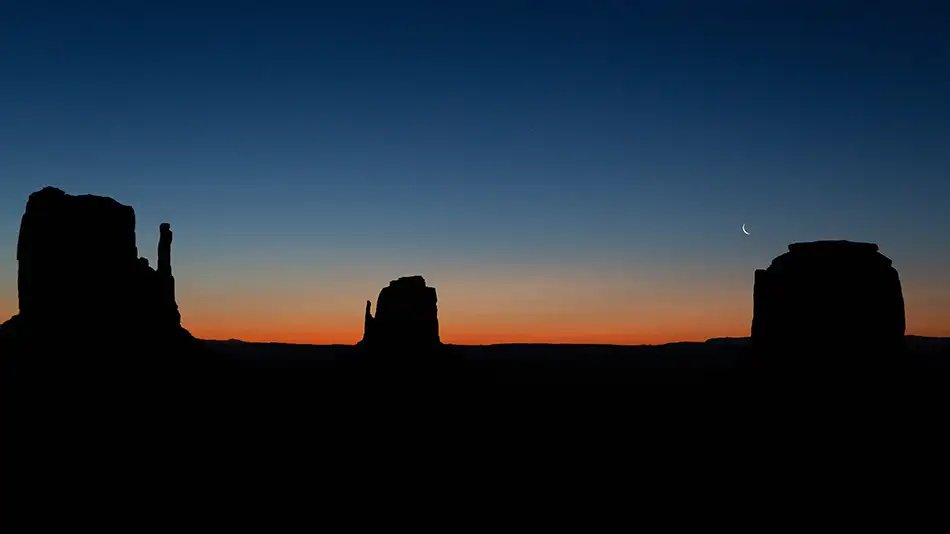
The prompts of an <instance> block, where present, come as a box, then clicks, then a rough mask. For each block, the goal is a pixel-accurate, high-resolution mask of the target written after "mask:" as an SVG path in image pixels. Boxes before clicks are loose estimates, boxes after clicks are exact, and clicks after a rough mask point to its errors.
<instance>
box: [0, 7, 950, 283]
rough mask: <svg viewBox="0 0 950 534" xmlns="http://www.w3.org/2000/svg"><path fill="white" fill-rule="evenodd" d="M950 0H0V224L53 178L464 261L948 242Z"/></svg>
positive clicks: (143, 204)
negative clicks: (820, 243)
mask: <svg viewBox="0 0 950 534" xmlns="http://www.w3.org/2000/svg"><path fill="white" fill-rule="evenodd" d="M661 4H662V5H664V6H666V7H664V8H662V9H661V8H658V7H656V6H657V5H661ZM644 6H650V7H644ZM948 22H950V17H948V16H947V12H946V9H943V8H941V7H940V3H938V2H932V3H929V4H925V3H921V2H916V3H915V2H886V3H885V2H834V1H829V2H744V3H741V4H740V3H736V2H732V3H729V2H695V3H689V2H671V3H659V2H620V1H613V2H596V1H595V2H582V1H578V2H574V3H567V2H475V3H468V2H377V3H368V2H363V3H360V2H345V3H338V4H336V5H331V4H329V3H322V2H306V3H304V2H300V3H290V2H235V1H231V2H218V3H209V2H197V1H196V2H178V1H170V2H165V1H163V2H42V1H23V2H10V1H7V2H3V3H2V4H0V51H2V53H0V80H2V81H0V222H2V225H3V228H4V230H3V237H0V241H3V242H2V243H0V245H2V246H3V250H7V251H10V250H12V249H11V246H12V245H10V244H11V243H13V242H14V240H15V228H16V225H17V223H18V219H19V216H20V214H21V213H22V208H23V202H24V201H25V198H26V195H27V194H28V193H29V192H31V191H33V190H36V189H38V188H39V187H41V186H43V185H47V184H52V185H57V186H60V187H62V188H64V189H66V190H68V191H70V192H73V193H82V192H90V193H99V194H107V195H110V196H114V197H116V198H117V199H119V200H121V201H123V202H125V203H129V204H132V205H134V206H135V207H136V210H137V213H138V214H139V220H140V224H148V225H156V226H157V223H158V222H159V221H161V220H171V221H172V222H173V224H174V225H175V228H176V229H177V230H179V235H181V236H188V237H187V238H185V239H186V241H185V242H184V243H183V245H182V246H185V247H193V248H194V250H199V249H205V250H207V251H209V252H208V254H209V255H218V260H216V259H215V258H207V259H206V261H209V262H214V261H225V260H227V261H231V260H232V259H237V258H239V257H240V255H239V254H238V253H237V252H236V251H237V250H238V247H244V248H243V249H242V250H244V251H245V252H243V254H246V255H251V256H252V255H254V254H255V251H257V252H260V253H266V254H271V255H276V257H281V250H282V249H281V247H287V248H288V250H289V249H290V248H294V247H298V246H304V245H305V243H306V239H308V238H306V237H305V236H314V235H322V236H324V237H322V238H319V239H322V240H323V241H321V243H323V245H322V246H324V247H326V248H325V249H324V252H322V253H325V254H332V250H333V246H338V247H348V246H349V247H368V248H372V247H390V248H391V249H392V254H400V253H402V254H407V255H412V254H428V253H429V252H425V251H431V250H438V251H440V252H439V254H443V255H448V256H451V257H452V258H453V261H458V262H462V263H467V264H469V265H474V266H477V265H478V263H479V262H480V261H500V262H503V261H512V262H514V261H538V262H542V263H543V262H545V261H550V262H554V261H568V259H570V258H573V259H572V260H570V261H576V262H581V261H590V262H594V263H597V262H601V263H618V264H620V263H623V262H636V261H638V260H637V259H638V258H639V259H640V260H639V261H644V260H643V258H654V259H655V261H657V262H662V261H667V260H668V261H693V262H696V261H706V262H709V263H710V264H715V265H728V264H729V262H732V261H742V258H743V257H750V256H755V257H756V258H758V257H759V255H761V256H762V257H769V258H770V257H772V256H774V255H776V254H778V253H781V252H782V251H783V250H784V247H785V245H786V244H787V243H789V242H791V241H795V240H810V239H821V238H851V239H862V240H873V241H877V242H879V243H881V244H882V247H884V248H885V249H887V250H889V251H890V252H891V254H890V255H892V256H897V258H900V259H901V260H902V261H903V262H904V263H916V264H921V265H922V264H924V263H926V262H928V261H929V262H944V263H942V265H947V264H950V260H948V253H947V252H946V249H947V247H946V245H947V243H948V242H950V239H948V237H950V235H948V230H950V214H948V210H947V208H946V206H947V205H948V202H950V179H948V169H950V97H948V95H950V24H948ZM743 222H746V223H748V225H749V227H750V229H752V231H753V236H751V237H750V238H749V239H746V238H744V237H743V236H742V235H741V234H740V233H739V231H738V228H739V225H740V224H741V223H743ZM140 231H141V230H140ZM302 236H303V237H302ZM309 239H318V238H313V237H311V238H309ZM743 239H745V241H743ZM140 245H142V246H148V247H152V245H151V241H146V242H144V243H143V242H142V241H141V237H140ZM215 247H217V248H215ZM229 251H230V252H229ZM750 251H754V252H750ZM288 254H289V252H288ZM744 254H745V255H746V256H743V255H744ZM579 257H583V258H587V260H579V259H577V258H579ZM737 258H738V259H737ZM897 258H895V259H897ZM646 261H653V260H646ZM757 261H758V260H757ZM759 263H761V262H759ZM7 265H8V266H10V265H11V264H10V263H9V262H7ZM755 266H759V267H761V266H764V265H761V264H758V265H750V267H755ZM743 269H746V268H745V267H743ZM394 274H399V273H394ZM750 276H751V275H750ZM750 287H751V286H750Z"/></svg>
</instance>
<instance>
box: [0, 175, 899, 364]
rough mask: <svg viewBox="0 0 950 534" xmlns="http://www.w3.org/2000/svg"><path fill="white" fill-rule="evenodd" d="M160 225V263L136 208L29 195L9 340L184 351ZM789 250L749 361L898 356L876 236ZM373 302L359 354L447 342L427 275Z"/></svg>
mask: <svg viewBox="0 0 950 534" xmlns="http://www.w3.org/2000/svg"><path fill="white" fill-rule="evenodd" d="M159 236H160V237H159V243H158V266H157V269H153V268H152V267H150V266H149V265H148V261H147V260H146V259H145V258H140V257H139V256H138V252H137V249H136V240H135V212H134V210H133V209H132V208H131V207H129V206H125V205H122V204H120V203H118V202H116V201H115V200H113V199H111V198H107V197H100V196H93V195H80V196H73V195H68V194H66V193H64V192H63V191H61V190H59V189H55V188H52V187H47V188H44V189H43V190H41V191H38V192H36V193H33V194H31V195H30V197H29V200H28V201H27V205H26V212H25V213H24V215H23V219H22V222H21V226H20V235H19V242H18V245H17V260H18V262H19V269H18V290H19V308H20V311H19V314H18V315H16V316H14V317H13V318H12V319H10V320H9V321H7V322H6V323H4V324H3V325H2V326H0V342H2V343H3V346H2V348H3V349H4V351H5V352H10V351H11V349H14V350H21V351H22V350H27V351H33V352H36V353H40V352H42V353H43V354H52V353H57V351H58V353H63V352H70V353H73V354H75V353H78V352H81V351H82V350H86V349H89V348H94V349H96V350H97V351H98V353H99V355H100V357H102V358H104V357H105V355H107V354H116V353H117V352H121V353H125V354H128V353H139V352H143V351H146V352H148V351H161V352H164V353H175V354H180V353H182V351H184V350H185V349H189V348H194V347H197V346H200V345H201V343H200V342H198V341H197V340H195V338H193V337H192V336H191V334H190V333H189V332H188V331H187V330H185V329H184V328H182V326H181V317H180V315H179V311H178V305H177V303H176V300H175V279H174V277H173V276H172V267H171V243H172V232H171V228H170V226H169V225H168V224H167V223H163V224H162V225H161V226H160V228H159ZM788 249H789V250H788V252H787V253H785V254H782V255H781V256H778V257H777V258H775V259H774V260H773V261H772V263H771V265H770V266H769V267H768V268H767V269H759V270H756V271H755V285H754V312H753V319H752V337H751V343H752V347H753V350H752V351H751V353H750V354H752V355H753V357H752V359H751V360H750V363H753V364H754V365H759V366H761V365H774V366H778V367H788V366H798V365H808V366H815V365H817V366H833V365H837V364H841V365H846V366H855V365H857V366H861V365H869V364H870V365H880V364H884V365H889V364H892V363H895V362H897V361H900V359H901V358H900V357H901V355H902V354H903V352H904V329H905V322H904V301H903V297H902V294H901V283H900V279H899V276H898V273H897V271H896V270H895V269H894V267H893V266H892V265H891V260H890V259H888V258H887V257H885V256H883V255H882V254H880V253H879V252H878V247H877V245H874V244H871V243H854V242H850V241H817V242H812V243H795V244H792V245H789V247H788ZM371 306H372V303H371V302H369V301H367V302H366V313H365V317H364V327H363V328H364V329H363V339H362V340H361V341H360V342H359V343H358V344H357V347H358V348H359V349H360V350H359V351H358V352H359V353H362V354H380V353H383V352H385V353H387V354H388V355H389V356H391V357H394V358H396V359H400V358H402V357H403V356H405V355H408V354H411V353H420V352H431V349H440V348H441V347H443V345H442V343H441V340H440V337H439V319H438V298H437V296H436V290H435V288H432V287H428V286H427V285H426V281H425V279H424V278H423V277H422V276H409V277H403V278H399V279H396V280H393V281H391V282H390V283H389V285H388V286H386V287H384V288H383V289H382V290H381V291H380V292H379V296H378V298H377V303H376V315H375V316H373V314H372V313H371ZM631 328H636V325H631ZM41 349H42V350H41ZM46 349H55V350H52V351H47V350H46ZM407 357H408V356H407Z"/></svg>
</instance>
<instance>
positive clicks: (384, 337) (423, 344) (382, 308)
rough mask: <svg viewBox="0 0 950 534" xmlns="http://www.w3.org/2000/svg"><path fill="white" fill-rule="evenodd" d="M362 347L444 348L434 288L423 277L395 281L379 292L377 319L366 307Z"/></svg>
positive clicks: (367, 304) (368, 306)
mask: <svg viewBox="0 0 950 534" xmlns="http://www.w3.org/2000/svg"><path fill="white" fill-rule="evenodd" d="M362 343H363V344H365V345H369V346H370V347H385V348H397V347H398V348H416V349H421V348H427V347H435V346H439V345H441V341H440V340H439V307H438V298H437V297H436V292H435V288H434V287H428V286H426V281H425V279H424V278H423V277H421V276H406V277H403V278H399V279H398V280H393V281H392V282H390V283H389V285H388V286H387V287H384V288H383V289H382V291H380V292H379V297H378V298H377V299H376V316H375V317H373V316H372V315H371V314H370V302H368V301H367V303H366V315H365V323H364V328H363V341H362Z"/></svg>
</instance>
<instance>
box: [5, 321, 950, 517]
mask: <svg viewBox="0 0 950 534" xmlns="http://www.w3.org/2000/svg"><path fill="white" fill-rule="evenodd" d="M747 343H748V342H747V340H743V339H722V340H711V341H709V342H706V343H677V344H670V345H663V346H657V347H613V346H564V345H560V346H559V345H495V346H485V347H470V346H447V347H445V348H444V350H442V351H441V352H439V353H438V354H437V355H428V354H427V355H408V356H405V355H402V356H401V357H397V356H396V355H386V356H381V355H368V354H366V353H364V352H362V351H361V350H360V349H358V348H355V347H349V346H329V347H320V346H300V345H281V344H258V343H241V342H214V341H208V342H205V343H204V345H205V348H206V349H207V352H206V354H205V357H206V358H208V359H207V360H205V363H198V362H184V363H182V362H178V363H176V364H175V365H171V366H169V365H163V364H162V363H161V362H159V363H156V364H155V365H154V366H152V367H146V368H143V367H142V366H132V367H128V368H124V367H121V366H119V367H116V366H100V367H97V368H94V367H92V365H91V364H86V363H83V362H82V361H80V360H77V361H76V363H75V365H73V366H72V367H71V368H70V369H65V370H64V369H62V368H59V367H55V366H51V367H44V366H43V365H30V366H27V367H26V368H22V369H19V370H18V369H17V368H15V367H14V368H13V369H12V372H10V374H7V375H6V376H5V377H4V378H5V379H6V382H5V393H8V395H7V396H6V398H5V403H4V416H5V420H4V421H5V424H4V426H3V430H4V447H3V457H4V466H3V470H4V471H3V473H2V479H3V484H4V488H3V489H4V494H3V497H4V506H3V509H4V521H5V522H6V523H7V524H9V525H11V526H10V527H9V528H4V531H5V532H40V531H42V532H50V531H52V532H56V531H66V530H79V529H80V528H81V529H83V530H86V527H93V528H92V529H93V530H95V531H102V529H112V531H122V532H139V531H144V530H149V529H152V528H154V527H161V528H164V529H166V530H176V531H177V530H184V529H186V527H187V529H189V530H190V529H197V530H198V531H202V530H209V531H220V530H221V529H225V528H227V529H230V528H232V527H234V526H239V527H244V528H247V527H251V525H250V524H248V522H249V521H250V518H254V519H256V520H257V521H261V520H263V523H260V522H258V523H256V524H255V525H254V526H253V527H252V530H259V531H267V532H273V531H276V530H280V528H279V527H278V525H279V524H281V523H283V522H284V521H289V522H292V523H294V524H297V525H307V526H308V528H309V527H311V526H313V527H316V526H323V527H329V526H330V525H334V524H339V523H338V522H340V521H343V522H344V523H346V524H362V525H364V526H367V528H371V529H372V528H383V529H389V528H394V527H395V526H396V525H408V524H417V523H418V522H420V521H421V522H424V523H428V524H434V525H442V526H443V527H445V526H446V525H455V526H459V528H461V525H463V524H465V525H468V524H471V523H472V522H475V521H478V520H479V518H481V519H483V520H487V519H488V518H495V519H494V520H491V521H494V522H498V521H506V519H504V517H506V516H507V515H508V514H509V513H511V511H512V510H513V513H515V514H519V515H522V516H523V515H525V514H528V515H529V516H531V517H533V518H534V519H532V520H531V521H533V522H536V521H544V522H548V521H551V520H554V519H556V518H558V517H560V514H562V513H564V512H567V511H568V510H569V509H572V508H576V507H578V506H581V505H582V503H584V504H583V505H584V506H590V504H589V503H587V500H588V499H592V500H593V501H595V502H594V506H595V507H597V506H599V507H601V508H606V509H609V510H611V512H610V513H612V514H614V515H616V514H619V515H620V516H621V517H627V518H628V519H629V518H630V517H631V514H633V515H635V516H636V517H637V518H638V519H637V521H641V519H639V518H642V517H643V516H644V514H647V513H649V512H650V511H651V510H653V511H656V512H657V513H659V510H661V509H664V510H667V511H665V512H663V514H661V515H664V517H665V519H663V521H665V522H669V521H671V520H676V521H681V520H688V519H689V518H693V519H696V520H700V523H703V524H706V525H707V526H708V525H709V524H710V522H711V521H713V519H712V518H713V517H715V516H714V515H709V514H719V515H720V516H722V515H725V516H727V517H731V518H732V519H736V518H745V519H746V520H748V521H752V522H753V523H757V522H758V521H760V520H758V519H755V520H753V516H752V515H750V514H751V511H750V510H755V511H756V513H763V514H766V513H767V514H771V515H770V516H768V517H771V519H766V520H765V521H766V522H767V523H769V524H774V523H775V522H776V521H778V519H777V518H785V517H793V516H794V517H804V514H807V515H814V514H819V515H820V514H821V513H822V512H821V510H822V508H821V507H820V506H819V505H818V504H816V503H820V502H826V503H831V502H834V503H836V504H835V505H834V511H836V512H838V513H845V514H852V515H850V516H849V517H852V518H853V517H863V516H862V514H868V513H870V512H868V511H867V507H869V506H871V507H873V506H876V505H872V504H870V503H871V502H872V500H870V499H878V500H879V499H880V498H881V497H882V496H886V499H885V501H886V509H896V501H895V498H896V496H895V492H894V491H893V490H894V488H901V490H900V492H899V493H900V494H901V495H902V496H908V495H910V493H911V492H912V490H913V488H917V487H923V486H919V484H920V483H921V482H920V481H919V480H916V479H919V478H920V477H924V478H928V477H930V478H935V477H938V478H939V479H940V480H942V479H943V478H942V477H943V475H941V474H940V473H941V472H943V471H942V470H943V469H945V468H946V467H947V462H946V458H947V455H946V450H948V446H950V443H948V441H947V439H946V433H945V432H944V426H945V424H944V422H945V421H946V418H947V414H948V407H950V403H948V400H950V372H948V371H950V365H948V361H950V354H948V351H947V349H948V346H950V345H948V342H947V340H938V339H927V338H914V337H911V338H908V347H909V348H910V349H911V350H910V354H911V356H909V357H910V358H911V359H912V360H913V362H914V363H913V365H910V366H905V367H903V368H901V369H894V370H886V371H884V372H877V373H873V374H870V375H869V374H867V373H863V372H859V371H854V372H853V373H849V372H847V371H845V372H842V371H841V370H838V371H836V372H834V373H831V372H828V371H827V370H822V369H814V368H813V369H808V370H806V371H804V372H800V373H798V374H794V375H792V374H789V375H785V374H781V373H769V372H762V371H750V370H748V369H745V368H743V366H742V365H741V363H742V362H743V361H744V358H747V357H748V355H749V350H748V346H747ZM128 356H130V357H134V355H132V354H130V355H128ZM830 356H833V355H830ZM60 361H62V360H60ZM162 361H164V360H162ZM10 369H11V368H10V367H9V366H8V367H7V370H8V371H10ZM26 371H29V372H28V373H27V372H26ZM17 373H20V374H17ZM21 378H22V380H21ZM909 477H910V478H915V480H913V481H912V480H910V478H909ZM799 486H801V487H803V488H807V490H802V491H803V492H804V493H800V495H799V497H796V498H794V499H790V498H789V497H785V496H782V497H778V496H779V495H784V493H782V492H788V491H792V490H793V489H794V488H796V487H799ZM908 488H910V489H908ZM795 491H798V490H795ZM634 492H635V493H634ZM842 495H847V496H848V502H852V501H856V502H861V503H863V505H862V506H863V507H864V511H861V510H857V511H854V512H848V511H847V509H846V505H845V502H844V501H843V500H842V499H841V496H842ZM913 498H914V499H917V500H916V504H917V505H918V506H923V505H924V504H925V502H926V501H923V500H920V499H922V497H918V496H917V495H914V496H913ZM806 501H807V502H809V503H811V504H805V503H806ZM557 503H560V504H557ZM634 503H635V504H636V505H635V504H634ZM647 503H649V504H647ZM654 506H657V507H658V508H655V509H654ZM788 506H790V507H791V508H788ZM775 507H779V508H781V507H785V508H786V509H785V510H784V511H780V510H775ZM710 509H712V512H710V511H709V510H710ZM506 510H507V511H506ZM700 510H704V511H700ZM767 510H773V511H771V512H767ZM790 514H791V515H790ZM853 514H857V515H853ZM584 517H585V519H584V520H583V522H582V523H581V524H580V525H579V526H578V529H579V530H580V529H584V530H587V529H589V528H590V526H591V523H590V521H592V520H593V518H595V517H599V513H594V512H589V513H587V514H585V515H584ZM904 517H905V518H906V517H910V516H904ZM558 521H559V520H558ZM849 521H850V519H849ZM556 522H557V521H556ZM781 522H783V524H784V519H783V520H782V521H781ZM493 524H494V523H493ZM534 524H537V523H534ZM758 524H761V523H758ZM905 526H906V525H905ZM51 529H52V530H51ZM452 530H456V529H455V528H454V527H453V528H452Z"/></svg>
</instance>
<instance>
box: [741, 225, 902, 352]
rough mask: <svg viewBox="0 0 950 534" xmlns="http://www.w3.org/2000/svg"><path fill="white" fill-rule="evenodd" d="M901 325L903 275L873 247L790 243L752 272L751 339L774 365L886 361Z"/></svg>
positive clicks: (899, 339) (895, 348) (899, 335)
mask: <svg viewBox="0 0 950 534" xmlns="http://www.w3.org/2000/svg"><path fill="white" fill-rule="evenodd" d="M904 330H905V319H904V298H903V294H902V292H901V282H900V277H899V276H898V273H897V270H896V269H895V268H894V267H893V266H892V262H891V260H890V258H888V257H886V256H884V255H883V254H881V253H880V252H878V246H877V245H876V244H873V243H857V242H852V241H815V242H810V243H793V244H791V245H789V246H788V252H786V253H785V254H782V255H780V256H778V257H776V258H775V259H774V260H772V263H771V265H769V267H768V268H767V269H757V270H756V271H755V285H754V289H753V318H752V344H753V347H754V348H755V350H756V351H757V352H758V353H760V354H761V355H763V357H768V358H770V359H771V361H772V362H774V363H783V364H788V363H791V362H795V363H801V364H805V363H809V362H810V363H814V364H816V365H838V364H840V365H848V366H853V365H875V364H881V363H885V361H888V360H889V359H890V358H893V357H894V356H895V355H898V354H900V352H901V350H902V348H903V340H904ZM815 347H822V350H821V351H818V350H817V349H815ZM819 352H821V354H819ZM831 354H835V355H836V356H835V358H837V359H838V361H831V360H830V358H831V356H830V355H831Z"/></svg>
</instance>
